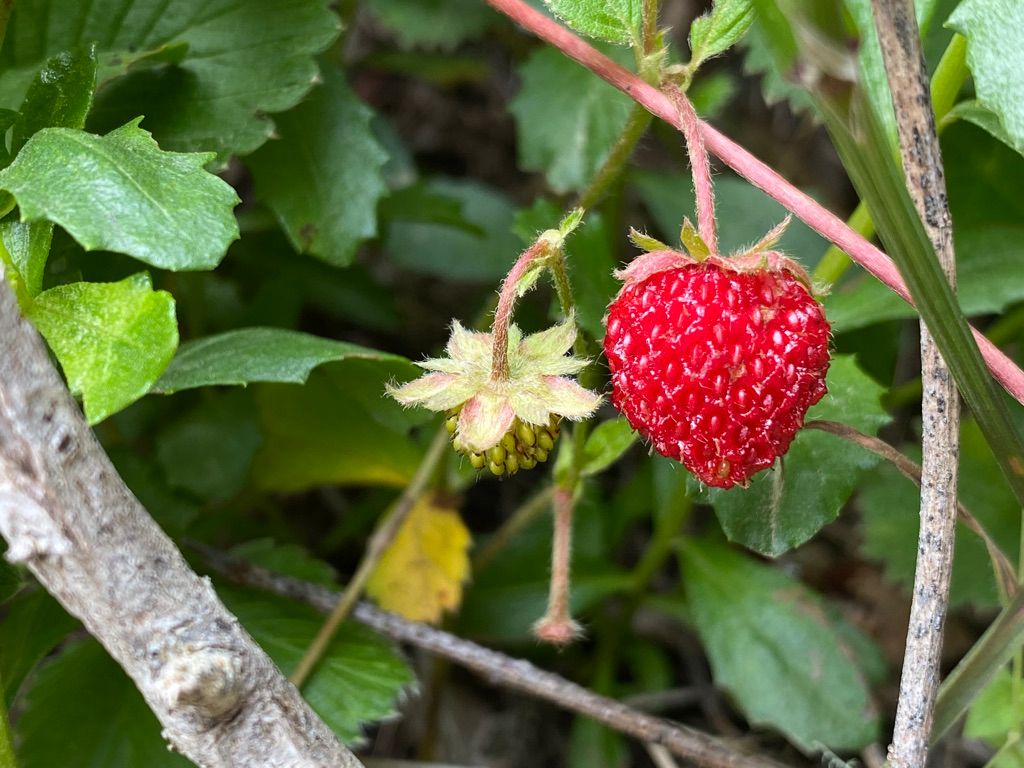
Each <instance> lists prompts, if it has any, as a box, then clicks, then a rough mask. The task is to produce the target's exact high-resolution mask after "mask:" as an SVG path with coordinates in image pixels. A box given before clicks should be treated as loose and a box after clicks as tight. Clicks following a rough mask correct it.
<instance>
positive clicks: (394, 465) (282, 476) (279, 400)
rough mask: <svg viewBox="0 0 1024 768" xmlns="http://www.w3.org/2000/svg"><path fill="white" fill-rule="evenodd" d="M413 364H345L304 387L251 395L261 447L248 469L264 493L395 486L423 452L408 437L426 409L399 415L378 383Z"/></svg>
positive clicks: (263, 389)
mask: <svg viewBox="0 0 1024 768" xmlns="http://www.w3.org/2000/svg"><path fill="white" fill-rule="evenodd" d="M410 370H411V366H409V364H408V363H403V364H402V365H400V366H395V365H394V364H392V365H390V366H386V365H382V364H380V363H374V362H372V361H368V360H350V361H348V362H346V363H344V364H343V365H335V366H331V367H329V368H324V369H322V370H320V371H317V372H316V373H314V374H313V375H312V376H310V377H309V381H308V382H307V384H306V385H305V386H303V387H299V386H295V385H285V384H268V385H263V386H261V387H260V388H259V389H258V390H257V392H256V402H257V404H258V405H259V409H260V416H261V422H262V427H263V436H264V442H263V446H262V448H261V449H260V450H259V452H258V453H257V455H256V460H255V463H254V465H253V469H252V477H253V479H254V482H255V484H256V485H257V487H259V488H260V489H262V490H266V491H299V490H305V489H307V488H310V487H313V486H316V485H386V486H396V487H401V486H403V485H405V484H406V483H407V482H408V481H409V479H410V478H411V477H412V475H413V473H414V472H415V471H416V467H417V466H418V465H419V462H420V459H421V457H422V451H421V450H420V449H419V448H418V447H417V446H416V445H415V444H414V443H412V442H411V441H410V440H409V438H408V434H407V433H408V429H409V426H410V425H411V424H412V423H415V422H414V421H413V420H421V419H423V418H429V416H430V414H429V413H426V412H424V411H403V410H402V409H401V406H399V405H398V404H397V403H395V402H393V401H391V400H390V398H385V397H384V383H385V382H386V381H387V380H388V379H389V378H391V377H393V376H395V375H396V373H398V372H401V375H403V376H407V375H408V374H409V373H410Z"/></svg>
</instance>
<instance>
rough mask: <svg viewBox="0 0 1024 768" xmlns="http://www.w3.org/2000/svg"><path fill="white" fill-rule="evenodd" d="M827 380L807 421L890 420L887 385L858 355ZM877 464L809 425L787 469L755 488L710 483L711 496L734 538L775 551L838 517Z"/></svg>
mask: <svg viewBox="0 0 1024 768" xmlns="http://www.w3.org/2000/svg"><path fill="white" fill-rule="evenodd" d="M827 384H828V390H829V391H828V394H827V395H825V397H824V398H822V400H821V401H820V402H819V403H818V404H817V405H815V406H814V407H812V408H811V409H810V410H809V411H808V412H807V421H810V420H812V419H827V420H830V421H839V422H842V423H844V424H847V425H849V426H851V427H854V428H856V429H859V430H861V431H862V432H867V433H869V434H875V433H876V432H877V431H878V428H879V427H880V426H882V425H883V424H885V423H886V422H888V421H889V417H888V415H887V414H886V413H885V411H884V410H883V409H882V407H881V406H880V405H879V399H880V397H881V395H882V392H883V389H882V387H880V386H879V385H878V384H876V383H875V382H874V381H873V380H872V379H871V378H870V377H868V376H867V374H865V373H864V372H863V371H861V370H860V368H859V367H858V366H857V364H856V363H855V362H854V359H853V358H852V357H847V356H837V357H834V358H833V359H832V366H831V367H830V368H829V372H828V380H827ZM877 462H878V459H877V458H875V456H874V455H873V454H871V453H868V452H867V451H865V450H864V449H863V448H859V447H857V446H855V445H853V444H851V443H848V442H846V441H845V440H842V439H840V438H838V437H836V436H835V435H830V434H826V433H824V432H819V431H817V430H803V431H801V432H799V433H798V434H797V436H796V439H795V440H794V441H793V443H792V445H790V447H789V451H788V452H787V453H786V455H785V456H784V457H783V459H782V466H783V469H782V470H781V471H780V470H779V468H778V467H776V468H774V469H769V470H767V471H765V472H761V473H759V474H758V475H756V476H755V477H754V479H753V481H752V482H751V483H750V487H749V488H731V489H729V490H721V489H717V488H715V489H709V490H708V491H707V499H708V501H709V503H711V504H712V505H713V506H714V508H715V514H716V515H717V516H718V521H719V522H720V523H721V524H722V530H724V531H725V533H726V535H727V536H728V537H729V539H730V541H735V542H737V543H740V544H742V545H743V546H745V547H749V548H750V549H753V550H754V551H755V552H759V553H761V554H762V555H768V556H770V557H776V556H778V555H781V554H782V553H783V552H786V551H787V550H789V549H792V548H793V547H796V546H799V545H800V544H803V543H804V542H805V541H807V540H808V539H809V538H811V537H812V536H813V535H814V534H815V533H817V532H818V531H819V530H820V529H821V528H822V527H823V526H824V525H826V524H827V523H830V522H832V521H833V520H835V519H836V516H837V515H838V514H839V510H840V509H842V506H843V504H844V503H845V502H846V500H847V499H848V498H849V496H850V493H851V492H852V491H853V489H854V487H855V486H856V484H857V480H858V477H859V475H860V473H861V471H863V470H865V469H868V468H869V467H872V466H874V465H875V464H876V463H877Z"/></svg>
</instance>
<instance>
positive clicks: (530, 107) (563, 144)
mask: <svg viewBox="0 0 1024 768" xmlns="http://www.w3.org/2000/svg"><path fill="white" fill-rule="evenodd" d="M602 5H604V3H602ZM618 58H620V59H622V60H623V61H626V58H625V57H624V56H622V55H621V54H620V55H619V57H618ZM519 75H520V77H521V78H522V88H521V89H520V91H519V93H518V94H516V96H515V98H514V99H512V101H511V103H510V104H509V109H510V110H511V112H512V116H513V117H514V118H515V121H516V131H517V134H518V137H519V142H518V153H519V164H520V165H521V166H522V167H523V168H525V169H527V170H531V171H542V172H543V173H544V175H545V177H546V178H547V180H548V184H550V185H551V188H552V189H553V190H554V191H556V192H558V193H565V192H569V191H573V190H579V189H582V188H583V187H584V186H586V184H587V183H588V182H589V181H590V180H591V178H592V177H593V176H594V174H595V173H596V172H597V170H598V169H599V168H600V167H601V164H602V163H603V162H604V161H605V159H606V158H607V157H608V154H609V153H610V152H611V149H612V146H613V145H614V143H615V140H616V139H617V138H618V137H619V135H620V134H621V133H622V129H623V128H624V127H625V125H626V121H627V120H628V119H629V112H630V108H631V106H632V101H631V100H630V99H629V97H628V96H626V95H625V94H623V93H620V92H619V91H618V90H617V89H615V88H613V87H612V86H610V85H608V84H607V83H606V82H604V81H603V80H601V79H600V78H598V77H594V75H593V74H591V73H590V72H589V71H587V70H586V69H584V68H582V67H580V66H579V65H578V64H576V63H575V62H574V61H572V60H571V59H568V58H566V57H565V56H564V55H562V53H560V52H559V51H557V50H555V49H553V48H548V47H545V48H541V49H540V50H538V51H537V52H535V53H534V54H532V55H531V56H530V58H529V59H527V60H526V63H525V64H523V65H522V66H521V67H520V68H519ZM552 104H557V105H558V109H555V110H553V109H552V108H551V106H552Z"/></svg>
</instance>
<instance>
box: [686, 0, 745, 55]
mask: <svg viewBox="0 0 1024 768" xmlns="http://www.w3.org/2000/svg"><path fill="white" fill-rule="evenodd" d="M754 15H755V10H754V2H753V0H715V3H714V6H713V7H712V9H711V11H710V12H708V13H705V14H704V15H703V16H699V17H698V18H696V19H694V20H693V25H692V26H691V27H690V67H691V68H693V67H696V66H699V65H700V63H701V62H703V61H705V60H707V59H710V58H711V57H712V56H717V55H718V54H720V53H724V52H725V51H727V50H729V48H731V47H732V46H734V45H736V43H738V42H739V41H740V39H741V38H742V37H743V35H745V34H746V32H747V30H748V29H750V25H751V24H753V22H754Z"/></svg>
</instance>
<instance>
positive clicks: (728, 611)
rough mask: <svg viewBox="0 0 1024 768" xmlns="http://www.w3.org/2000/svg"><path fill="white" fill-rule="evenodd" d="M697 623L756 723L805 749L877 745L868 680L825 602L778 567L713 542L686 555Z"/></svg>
mask: <svg viewBox="0 0 1024 768" xmlns="http://www.w3.org/2000/svg"><path fill="white" fill-rule="evenodd" d="M682 570H683V583H684V585H685V587H686V599H687V606H688V608H689V614H690V616H691V617H692V621H693V624H694V625H695V627H696V629H697V632H698V633H699V634H700V637H701V640H702V641H703V644H704V648H705V650H706V652H707V654H708V657H709V659H710V661H711V669H712V672H713V674H714V678H715V683H716V684H717V685H719V686H722V687H724V688H726V689H727V690H728V691H729V692H730V693H731V694H732V696H733V697H734V698H735V700H736V702H737V703H738V704H739V706H740V708H741V709H742V710H743V712H744V714H745V715H746V717H747V719H748V720H750V721H751V723H754V724H764V725H769V726H772V727H774V728H776V729H778V730H780V731H781V732H782V733H784V734H785V735H786V736H787V737H788V738H789V739H790V740H791V741H793V742H794V743H795V744H797V745H798V746H800V747H802V748H803V749H805V750H809V749H812V748H814V747H815V746H816V745H817V744H824V745H826V746H827V747H829V748H831V749H843V750H851V751H853V750H856V749H859V748H861V747H863V746H865V745H867V744H869V743H870V742H871V741H872V740H874V739H875V738H877V737H878V713H877V711H876V709H875V705H874V703H873V702H872V700H871V694H870V691H869V689H868V686H867V683H866V681H865V680H864V676H863V674H862V673H861V671H860V670H859V669H858V668H857V667H856V665H855V664H854V662H853V661H852V658H853V654H852V652H851V649H849V648H848V647H846V646H845V645H844V643H843V642H842V639H841V637H840V636H839V634H838V633H837V632H836V630H835V628H834V627H833V626H832V625H831V623H830V622H829V620H828V617H827V613H826V610H825V606H824V605H823V603H822V601H821V600H820V599H819V598H817V597H816V596H815V595H813V594H812V593H811V592H810V591H809V590H807V589H806V588H805V587H804V586H803V585H802V584H800V583H799V582H798V581H795V580H794V579H792V578H790V577H789V576H787V575H786V574H784V573H783V572H782V571H781V570H779V569H777V568H772V567H770V566H767V565H765V564H762V563H758V562H755V561H754V560H752V559H750V558H748V557H745V556H743V555H742V554H740V553H738V552H736V551H734V550H732V549H729V548H726V547H724V546H722V545H720V544H715V543H712V542H709V541H707V540H705V541H702V542H690V543H687V544H686V545H685V546H684V547H683V549H682Z"/></svg>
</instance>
